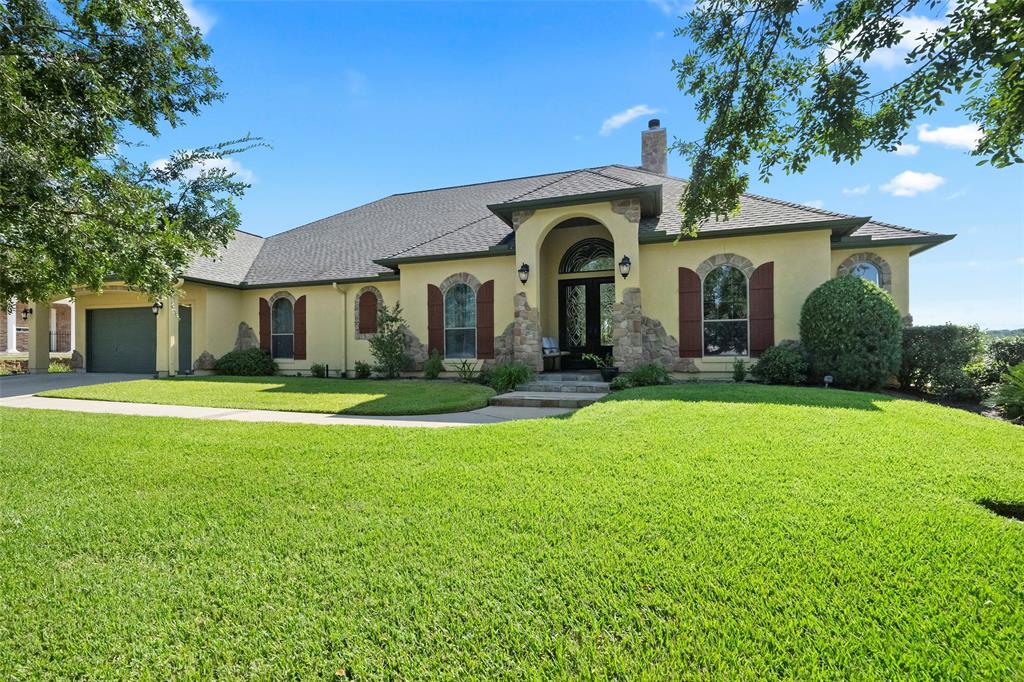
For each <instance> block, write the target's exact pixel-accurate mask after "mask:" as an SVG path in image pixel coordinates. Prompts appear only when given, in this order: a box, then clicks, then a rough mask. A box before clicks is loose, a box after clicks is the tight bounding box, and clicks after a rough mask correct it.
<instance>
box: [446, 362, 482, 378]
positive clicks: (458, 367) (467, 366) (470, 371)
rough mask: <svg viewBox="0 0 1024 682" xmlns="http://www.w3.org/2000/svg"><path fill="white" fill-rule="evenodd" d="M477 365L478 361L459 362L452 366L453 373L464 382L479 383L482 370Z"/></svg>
mask: <svg viewBox="0 0 1024 682" xmlns="http://www.w3.org/2000/svg"><path fill="white" fill-rule="evenodd" d="M476 365H477V363H476V360H459V361H458V362H455V363H453V364H452V371H453V372H455V373H456V374H458V375H459V379H460V380H462V381H477V380H478V378H479V375H480V370H479V369H477V366H476Z"/></svg>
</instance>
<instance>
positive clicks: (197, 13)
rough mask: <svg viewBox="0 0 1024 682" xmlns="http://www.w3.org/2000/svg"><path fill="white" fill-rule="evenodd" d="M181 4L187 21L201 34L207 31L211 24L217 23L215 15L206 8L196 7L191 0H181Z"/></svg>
mask: <svg viewBox="0 0 1024 682" xmlns="http://www.w3.org/2000/svg"><path fill="white" fill-rule="evenodd" d="M181 6H182V7H184V8H185V14H187V15H188V20H189V22H191V24H192V25H193V26H195V27H196V28H198V29H199V32H200V33H202V34H203V35H206V34H207V33H209V32H210V29H211V28H213V25H214V24H216V23H217V17H215V16H214V15H213V14H211V13H210V12H209V11H208V10H205V9H203V8H201V7H198V6H197V5H196V4H195V2H193V0H181Z"/></svg>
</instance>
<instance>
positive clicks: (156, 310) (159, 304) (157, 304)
mask: <svg viewBox="0 0 1024 682" xmlns="http://www.w3.org/2000/svg"><path fill="white" fill-rule="evenodd" d="M163 309H164V303H163V301H154V302H153V307H152V308H150V310H152V311H153V314H154V315H159V314H160V311H161V310H163Z"/></svg>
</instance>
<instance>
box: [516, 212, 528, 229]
mask: <svg viewBox="0 0 1024 682" xmlns="http://www.w3.org/2000/svg"><path fill="white" fill-rule="evenodd" d="M532 215H533V211H512V229H513V230H518V229H519V226H520V225H522V224H523V223H525V222H526V221H527V220H529V219H530V216H532Z"/></svg>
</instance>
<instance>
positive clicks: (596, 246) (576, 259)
mask: <svg viewBox="0 0 1024 682" xmlns="http://www.w3.org/2000/svg"><path fill="white" fill-rule="evenodd" d="M614 268H615V246H614V245H613V244H612V243H611V242H610V241H608V240H607V239H601V238H600V237H591V238H589V239H583V240H580V241H578V242H576V243H575V244H573V245H572V246H571V247H569V249H568V250H567V251H566V252H565V255H564V256H562V262H561V263H560V264H559V266H558V272H559V273H561V274H563V275H564V274H567V273H573V272H601V271H604V270H613V269H614Z"/></svg>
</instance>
